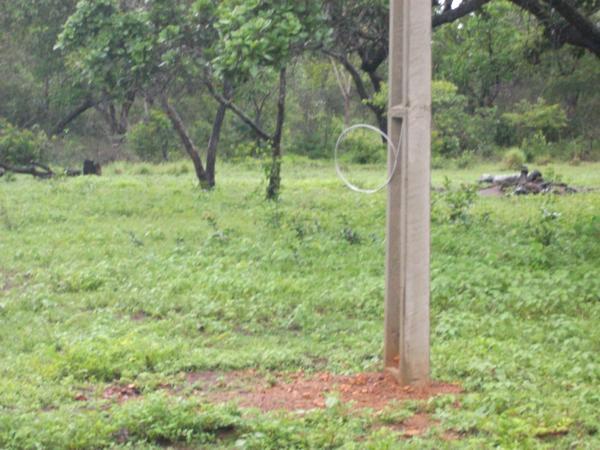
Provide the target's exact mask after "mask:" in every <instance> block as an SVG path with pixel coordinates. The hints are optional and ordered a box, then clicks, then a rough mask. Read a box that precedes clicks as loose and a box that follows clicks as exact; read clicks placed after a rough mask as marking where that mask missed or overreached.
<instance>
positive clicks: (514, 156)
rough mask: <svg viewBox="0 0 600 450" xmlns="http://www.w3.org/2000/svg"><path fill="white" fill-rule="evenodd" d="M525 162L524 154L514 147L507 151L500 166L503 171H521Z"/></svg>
mask: <svg viewBox="0 0 600 450" xmlns="http://www.w3.org/2000/svg"><path fill="white" fill-rule="evenodd" d="M526 162H527V156H526V155H525V152H523V150H521V149H520V148H517V147H514V148H511V149H510V150H507V151H506V153H505V154H504V158H503V159H502V165H503V166H504V168H505V169H510V170H521V167H523V165H524V164H525V163H526Z"/></svg>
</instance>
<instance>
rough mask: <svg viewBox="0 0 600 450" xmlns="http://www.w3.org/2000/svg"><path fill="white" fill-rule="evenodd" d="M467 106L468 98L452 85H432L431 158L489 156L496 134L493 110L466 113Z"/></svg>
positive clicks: (494, 111) (437, 83)
mask: <svg viewBox="0 0 600 450" xmlns="http://www.w3.org/2000/svg"><path fill="white" fill-rule="evenodd" d="M467 106H468V100H467V97H466V96H464V95H461V94H459V93H458V87H457V86H456V85H455V84H453V83H451V82H449V81H444V80H436V81H434V82H433V84H432V112H433V132H432V152H433V155H435V156H443V157H447V158H448V157H451V158H456V157H461V156H462V155H463V154H465V152H467V153H469V152H470V153H471V154H478V155H481V156H490V149H491V148H492V147H493V146H494V142H495V139H496V134H497V122H498V121H497V118H496V116H497V112H496V110H495V108H477V109H476V110H475V111H474V112H473V113H471V114H469V113H468V112H467ZM464 158H468V157H464ZM463 161H466V159H464V160H463Z"/></svg>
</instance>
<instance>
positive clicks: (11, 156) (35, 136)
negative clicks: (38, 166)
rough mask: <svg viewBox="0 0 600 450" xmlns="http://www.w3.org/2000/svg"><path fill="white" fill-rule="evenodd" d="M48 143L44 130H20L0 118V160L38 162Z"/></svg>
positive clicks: (42, 156) (16, 162)
mask: <svg viewBox="0 0 600 450" xmlns="http://www.w3.org/2000/svg"><path fill="white" fill-rule="evenodd" d="M48 145H49V141H48V138H47V137H46V135H45V134H44V132H42V131H38V130H22V129H19V128H17V127H15V126H13V125H11V124H10V123H8V122H7V121H5V120H2V119H0V162H3V163H5V164H14V165H19V164H29V163H30V162H32V161H37V162H40V161H42V160H43V159H44V154H45V152H46V150H47V149H48Z"/></svg>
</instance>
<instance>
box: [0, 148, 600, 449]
mask: <svg viewBox="0 0 600 450" xmlns="http://www.w3.org/2000/svg"><path fill="white" fill-rule="evenodd" d="M142 166H143V168H144V172H146V174H145V175H143V176H142V175H139V172H141V170H140V167H142ZM182 167H188V168H191V163H190V162H188V161H186V162H185V163H182V162H176V163H167V164H160V165H152V164H143V165H141V164H126V163H122V162H120V163H117V164H115V165H109V166H106V167H105V168H104V171H103V177H101V178H97V177H80V178H65V179H57V180H50V181H48V182H44V183H32V182H31V180H30V179H29V178H28V177H17V178H16V180H15V181H14V182H12V183H1V188H0V236H1V238H0V320H1V321H2V326H1V327H0V342H1V343H2V345H1V346H0V372H1V376H0V448H7V449H13V448H14V449H20V448H110V447H111V446H112V447H114V448H157V447H160V446H172V447H190V448H195V447H200V448H204V447H213V448H227V449H230V448H233V447H234V446H235V445H236V444H238V447H241V448H261V449H262V448H294V447H295V448H328V447H329V448H332V447H333V448H349V449H362V448H373V449H379V448H390V449H391V448H397V447H398V446H399V445H400V446H403V445H404V444H406V446H409V447H415V448H436V449H437V448H447V447H448V442H447V441H446V440H445V438H446V437H447V431H453V432H454V433H456V434H457V435H458V440H456V441H455V442H453V443H452V444H451V446H453V447H457V448H496V447H506V448H515V447H518V448H548V449H550V448H552V449H554V448H569V447H578V446H579V447H582V446H583V447H587V448H598V447H599V445H598V444H599V443H600V441H599V436H600V435H599V434H598V433H599V432H600V429H599V427H598V423H599V422H598V420H597V418H598V410H599V403H598V402H599V401H600V399H599V398H598V395H597V390H598V389H597V386H598V383H599V380H600V367H599V366H598V363H597V361H596V360H597V358H595V356H596V353H597V352H596V351H595V345H596V342H598V341H599V340H600V335H599V333H600V330H599V329H598V326H597V324H598V321H599V320H600V303H599V302H598V292H600V280H598V277H597V276H596V272H597V270H596V269H597V261H598V260H599V258H600V246H599V242H600V234H599V233H600V218H599V217H598V211H599V210H600V198H599V196H598V192H596V191H591V192H585V193H581V194H578V195H573V196H564V197H563V196H556V197H553V199H552V200H551V201H550V202H549V201H548V198H547V197H543V196H535V197H527V198H525V197H509V198H483V197H479V196H477V195H474V194H472V193H471V191H472V190H471V189H470V188H468V187H467V188H462V187H458V186H460V183H462V182H467V181H469V180H475V179H477V177H478V176H479V175H480V174H481V173H482V172H484V171H492V170H493V169H494V168H490V167H489V166H487V167H474V168H472V169H471V170H460V171H459V170H456V169H446V170H444V171H434V173H433V177H432V183H433V186H434V192H438V191H440V187H442V186H443V184H444V177H448V178H450V179H452V186H449V187H448V189H447V190H445V191H442V192H440V193H437V194H435V195H434V202H435V203H434V205H433V224H432V236H431V238H432V268H431V273H432V279H431V318H432V322H431V344H432V348H431V355H432V368H433V373H432V377H433V378H434V379H435V380H441V381H450V382H455V383H458V384H460V385H461V386H462V387H463V388H464V390H465V392H464V393H463V394H460V395H456V396H441V397H439V398H436V399H434V400H431V401H430V402H420V401H419V402H416V403H412V404H410V405H406V404H403V403H400V404H397V405H390V407H389V409H388V410H386V412H385V413H383V414H381V415H378V414H377V413H374V412H370V411H364V412H361V411H355V410H353V408H347V407H346V405H345V404H337V405H336V404H335V403H336V402H335V401H332V400H330V401H329V402H328V404H329V406H331V407H330V408H328V409H327V410H325V411H313V412H305V413H303V414H296V413H294V414H282V413H272V414H264V413H261V412H244V413H243V414H241V413H240V411H238V409H237V408H233V407H230V406H216V405H206V404H203V403H199V402H198V401H197V398H198V397H197V395H198V393H200V392H205V390H206V389H209V388H210V389H223V388H222V387H219V386H214V385H211V386H207V385H206V384H205V383H204V381H203V379H202V378H201V377H200V378H199V380H198V381H197V382H195V383H193V384H192V383H190V382H189V381H188V380H189V379H190V373H197V374H198V373H199V374H203V373H204V374H206V371H214V372H216V376H218V374H220V373H222V372H223V373H226V372H228V371H230V370H236V369H258V370H259V371H261V372H263V373H265V374H266V376H267V377H269V376H270V374H273V373H276V372H284V373H289V372H295V371H298V370H303V371H305V372H306V373H309V372H320V371H328V372H333V373H338V374H344V373H357V372H362V371H376V370H379V369H380V368H381V364H382V361H381V354H382V351H381V345H382V327H383V319H382V318H383V304H384V302H383V298H384V283H383V280H384V249H385V243H384V242H385V220H386V219H385V205H386V197H385V195H376V196H368V197H365V196H357V195H356V194H354V193H352V192H350V191H348V190H346V189H344V188H343V186H341V184H340V183H339V180H337V178H336V177H335V174H334V173H333V170H332V169H331V164H330V162H319V161H314V160H308V159H306V158H304V159H303V158H298V157H295V158H293V159H284V165H283V168H284V169H283V170H284V176H286V177H287V178H286V180H287V182H286V188H285V190H284V192H283V194H282V195H281V197H280V199H279V201H278V202H276V203H275V202H265V201H264V199H263V192H264V181H263V180H262V177H261V175H262V172H261V170H262V169H261V167H260V163H258V162H256V163H255V162H254V161H252V160H251V161H249V162H246V161H245V162H244V163H243V164H239V165H238V164H230V163H224V167H223V181H222V187H221V188H219V189H216V190H215V191H213V192H211V193H206V192H200V191H197V190H194V189H193V187H192V186H193V183H192V182H193V177H194V174H193V171H192V170H191V169H190V170H189V173H187V174H186V173H183V174H179V172H180V170H181V168H182ZM352 169H353V173H354V174H355V175H356V177H357V179H358V181H364V182H366V183H367V184H373V183H372V181H373V180H374V179H377V178H378V177H380V176H381V173H382V171H383V172H385V168H384V166H383V165H377V166H373V165H358V166H355V167H352ZM183 172H185V171H183ZM544 172H547V171H546V170H544ZM554 172H555V173H556V172H560V173H561V174H563V177H565V178H567V179H569V182H570V183H573V184H575V185H581V186H589V187H592V188H597V187H598V186H600V170H598V164H593V165H589V164H585V163H583V164H581V165H580V166H578V167H572V166H569V165H559V166H556V167H555V170H554ZM544 175H546V173H545V174H544ZM90 198H93V201H90ZM42 200H43V201H42ZM32 204H35V206H36V207H35V208H32V207H29V206H28V205H32ZM24 205H25V206H24ZM544 208H545V209H546V211H547V214H544V213H543V209H544ZM558 214H559V215H560V216H559V217H558V216H557V215H558ZM552 217H554V218H552ZM357 237H358V240H357V239H356V238H357ZM65 243H68V245H65ZM545 243H548V245H545ZM351 244H353V245H351ZM348 330H351V332H349V331H348ZM129 384H134V385H135V386H136V388H137V389H138V390H139V392H140V395H139V397H136V398H134V399H130V401H126V402H123V403H119V402H116V401H114V400H111V399H107V398H104V393H105V391H106V389H109V388H113V389H114V388H115V387H119V386H127V385H129ZM81 394H83V395H84V396H85V397H86V398H87V400H76V398H78V397H79V396H80V395H81ZM332 396H333V394H332V395H331V396H330V397H332ZM234 400H235V399H234ZM323 400H325V399H323ZM414 411H419V412H427V413H428V414H430V416H431V418H432V420H433V421H434V425H433V426H432V428H431V430H430V431H429V432H428V433H426V434H425V435H423V436H421V437H419V438H415V439H412V440H407V441H405V440H402V439H401V438H399V436H398V433H396V432H394V431H393V428H396V427H397V426H398V422H399V421H401V420H403V419H404V418H406V417H409V415H410V413H411V412H414ZM382 424H384V425H386V424H389V425H393V428H392V429H391V430H388V429H386V428H382ZM552 433H556V435H553V434H552ZM564 433H567V434H564ZM540 436H544V437H543V439H542V438H540Z"/></svg>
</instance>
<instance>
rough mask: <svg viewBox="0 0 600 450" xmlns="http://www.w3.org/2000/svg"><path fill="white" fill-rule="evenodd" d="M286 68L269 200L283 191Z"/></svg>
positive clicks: (282, 77)
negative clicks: (282, 156)
mask: <svg viewBox="0 0 600 450" xmlns="http://www.w3.org/2000/svg"><path fill="white" fill-rule="evenodd" d="M286 75H287V74H286V68H285V67H284V68H283V69H281V71H280V72H279V98H278V100H277V125H276V128H275V134H274V135H273V142H272V146H273V147H272V151H273V153H272V161H271V172H270V173H269V186H268V187H267V199H268V200H277V199H278V198H279V191H280V189H281V139H282V137H283V122H284V121H285V99H286V94H287V77H286Z"/></svg>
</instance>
